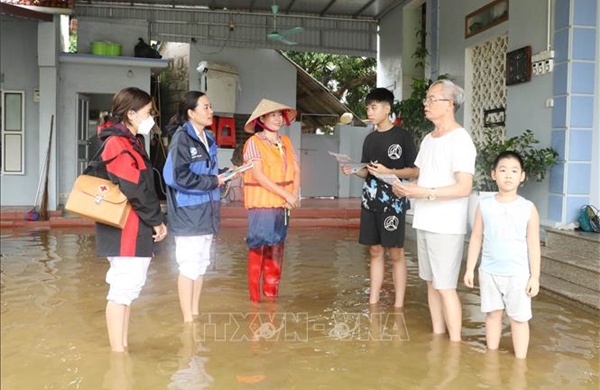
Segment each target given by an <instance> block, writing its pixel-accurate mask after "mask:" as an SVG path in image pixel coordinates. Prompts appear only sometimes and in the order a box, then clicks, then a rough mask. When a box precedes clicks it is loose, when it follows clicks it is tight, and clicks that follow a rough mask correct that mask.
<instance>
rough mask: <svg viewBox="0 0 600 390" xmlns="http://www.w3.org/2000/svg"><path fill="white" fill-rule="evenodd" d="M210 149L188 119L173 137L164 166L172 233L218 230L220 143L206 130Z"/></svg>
mask: <svg viewBox="0 0 600 390" xmlns="http://www.w3.org/2000/svg"><path fill="white" fill-rule="evenodd" d="M205 134H206V139H207V141H208V150H207V149H206V147H205V146H204V144H203V143H202V142H201V141H200V138H199V137H198V135H197V134H196V131H195V130H194V127H193V126H192V125H191V124H190V123H189V122H186V123H185V124H184V125H182V126H181V127H180V128H179V129H177V131H176V132H175V134H174V135H173V137H172V139H171V145H170V146H169V154H168V156H167V161H166V162H165V166H164V168H163V176H164V180H165V183H166V184H167V222H168V225H169V233H171V234H173V235H176V236H198V235H204V234H215V233H217V232H218V231H219V221H220V207H221V202H220V191H219V188H218V186H219V180H218V179H217V175H218V174H219V166H218V163H217V144H216V142H215V139H214V137H213V136H212V134H211V133H209V132H207V131H205Z"/></svg>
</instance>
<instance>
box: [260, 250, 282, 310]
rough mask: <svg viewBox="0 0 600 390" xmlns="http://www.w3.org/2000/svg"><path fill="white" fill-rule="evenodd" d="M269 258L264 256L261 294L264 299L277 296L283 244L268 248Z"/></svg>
mask: <svg viewBox="0 0 600 390" xmlns="http://www.w3.org/2000/svg"><path fill="white" fill-rule="evenodd" d="M270 249H271V250H270V253H268V254H269V256H266V255H265V260H264V265H263V267H264V272H263V294H264V295H265V297H274V298H276V297H277V296H278V295H279V282H280V281H281V268H282V266H283V244H277V245H274V246H272V247H271V248H270Z"/></svg>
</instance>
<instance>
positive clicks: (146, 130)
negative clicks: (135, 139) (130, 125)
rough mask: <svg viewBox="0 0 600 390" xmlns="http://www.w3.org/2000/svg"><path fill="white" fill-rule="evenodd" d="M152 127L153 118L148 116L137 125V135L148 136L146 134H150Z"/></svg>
mask: <svg viewBox="0 0 600 390" xmlns="http://www.w3.org/2000/svg"><path fill="white" fill-rule="evenodd" d="M153 127H154V118H152V117H151V116H149V117H148V118H146V119H144V120H143V121H141V122H140V124H139V125H138V134H141V135H148V134H150V131H151V130H152V128H153Z"/></svg>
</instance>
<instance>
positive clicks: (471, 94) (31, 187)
mask: <svg viewBox="0 0 600 390" xmlns="http://www.w3.org/2000/svg"><path fill="white" fill-rule="evenodd" d="M91 3H94V2H93V1H92V2H91ZM102 3H103V2H98V4H96V5H95V6H96V8H93V9H92V8H90V7H89V6H88V5H86V4H81V5H76V7H75V9H74V14H76V15H78V20H79V29H80V30H81V31H82V35H85V34H84V33H83V32H84V31H86V28H87V31H90V32H92V33H94V34H98V31H102V32H104V33H108V32H110V34H111V36H113V37H117V38H118V37H120V36H121V37H123V36H126V37H127V39H133V40H134V41H135V40H136V39H137V37H136V36H135V35H136V34H137V33H138V32H140V33H141V32H144V33H146V32H148V31H149V32H150V36H149V37H148V35H144V37H146V38H153V39H159V40H169V41H174V42H177V41H179V42H183V41H185V42H189V41H190V35H189V34H190V33H189V32H186V31H180V30H175V29H173V28H171V27H169V26H162V25H160V26H158V27H157V25H156V23H152V22H150V21H149V20H150V19H149V18H148V15H146V14H144V12H143V11H139V10H136V9H135V7H133V9H126V8H119V9H118V11H119V12H116V11H115V12H114V13H113V17H112V18H111V19H110V20H106V18H104V19H103V18H101V17H99V16H98V14H96V13H94V12H100V11H98V10H99V9H101V7H99V5H102ZM299 3H301V2H299ZM392 3H393V5H394V6H393V7H391V6H390V7H388V9H387V10H386V12H385V13H382V16H381V18H380V19H379V20H377V22H376V24H377V27H378V30H379V31H378V36H377V35H372V33H371V35H369V31H371V32H372V31H376V30H373V29H372V28H371V27H369V28H367V29H365V32H361V34H356V36H355V35H352V34H345V40H344V34H342V35H340V36H339V37H337V38H336V39H338V40H337V41H334V40H333V38H331V39H329V40H327V39H325V40H324V39H321V41H320V42H322V46H321V48H322V51H325V52H327V51H329V52H344V50H345V52H347V53H348V54H354V55H376V56H377V58H378V85H379V86H384V87H389V88H391V89H393V91H394V93H395V95H396V96H397V97H398V98H400V97H402V96H406V95H407V94H408V93H409V92H408V91H409V85H410V80H411V77H414V76H415V75H414V72H413V70H414V67H415V66H414V62H413V60H411V54H412V53H413V50H414V41H415V39H414V31H415V28H419V27H420V26H424V27H425V30H426V32H427V35H426V40H427V48H428V51H429V54H430V56H429V60H428V64H427V67H426V69H425V76H426V77H429V78H432V79H433V78H436V77H437V76H439V75H448V76H449V77H451V78H452V79H453V80H454V81H455V82H457V83H458V84H459V85H463V86H464V87H465V91H466V92H467V101H466V104H465V106H464V107H463V108H461V110H460V111H459V113H458V116H459V120H460V121H461V122H462V123H463V124H464V126H465V128H467V129H468V130H469V131H470V132H471V133H472V135H473V137H474V138H476V139H479V138H480V137H483V135H484V134H485V131H487V129H489V126H488V125H489V122H490V121H491V122H493V123H495V124H496V126H501V127H502V129H503V131H504V133H505V135H506V137H511V136H514V135H517V134H520V133H521V132H522V131H524V130H525V129H531V130H533V132H534V134H535V136H536V138H537V139H539V140H540V144H539V146H540V147H549V146H551V147H553V148H555V149H556V150H557V151H558V152H559V160H560V161H559V164H557V165H556V166H554V167H553V168H552V169H551V170H550V172H549V174H548V176H547V179H546V180H545V181H544V182H542V183H535V184H534V185H530V186H527V187H526V188H525V189H524V195H525V196H526V197H528V198H530V199H532V200H533V201H534V202H535V203H536V205H537V206H538V209H539V211H540V216H541V219H542V223H543V224H544V225H548V226H555V225H560V224H568V223H570V222H574V221H575V220H576V216H577V213H578V210H579V207H580V206H581V205H584V204H589V203H592V204H596V205H598V204H600V161H599V157H598V155H599V152H600V124H599V123H600V60H599V58H600V30H599V29H598V20H600V7H599V6H598V2H597V1H595V0H528V1H527V2H523V1H517V0H505V1H493V2H491V1H484V0H456V1H452V2H449V1H441V0H427V1H424V0H420V1H419V0H416V1H395V2H392ZM102 6H104V5H102ZM106 7H109V6H108V5H106ZM191 12H193V13H195V14H197V15H198V16H196V20H203V18H207V20H206V21H204V20H203V23H208V24H210V23H212V22H214V23H215V24H217V23H219V22H218V21H217V20H216V19H215V20H214V21H213V20H212V19H210V18H211V17H213V14H210V13H207V12H206V11H205V10H204V11H203V10H199V9H195V10H192V11H189V12H187V13H185V12H184V13H182V14H190V13H191ZM169 15H170V16H173V15H171V14H169ZM214 17H215V18H216V16H214ZM260 17H261V18H262V16H260ZM231 18H232V17H230V19H231ZM249 18H250V19H252V15H250V16H249ZM255 18H256V19H258V18H259V16H256V17H255ZM163 19H168V18H167V17H166V16H165V17H164V18H163ZM328 22H329V19H327V20H319V19H318V18H317V17H316V16H315V22H314V23H312V24H311V21H310V20H308V21H304V22H303V23H304V26H305V27H304V28H305V33H304V34H302V35H298V39H297V41H298V45H297V46H296V47H295V49H298V50H312V51H314V50H317V49H316V48H318V47H319V44H318V42H319V40H318V39H316V40H315V38H314V36H315V35H316V32H315V33H314V34H313V31H311V26H312V25H315V26H317V27H315V31H316V29H318V28H322V31H325V32H327V33H328V34H333V32H332V29H331V28H330V27H326V28H325V27H323V25H324V24H326V23H328ZM86 23H87V24H88V25H89V28H88V27H86ZM174 23H175V21H174ZM229 23H232V22H231V21H230V22H229ZM236 23H237V22H236ZM248 23H250V22H248ZM266 23H269V22H268V20H267V22H266ZM319 23H320V24H319ZM340 23H341V22H340ZM240 24H241V23H240ZM363 24H366V23H363ZM363 24H361V25H358V24H356V25H352V26H350V27H343V28H349V29H352V28H355V29H360V28H363ZM132 26H133V27H132ZM319 26H320V27H319ZM248 28H250V27H248ZM132 29H133V31H132ZM152 31H155V32H154V33H153V32H152ZM227 31H229V34H230V33H231V29H225V30H224V31H223V32H220V30H219V31H217V30H215V31H212V32H211V39H212V40H205V41H202V42H199V43H195V44H192V45H190V61H189V67H190V69H189V74H190V75H196V74H197V73H196V67H197V65H198V62H199V61H202V60H212V61H225V62H228V63H235V64H236V65H237V66H238V69H240V79H241V83H240V84H241V90H240V92H239V94H238V95H237V96H236V102H237V104H236V111H237V112H236V113H237V114H250V113H251V111H252V109H253V107H254V106H255V104H256V101H257V99H258V96H272V97H273V98H275V99H276V100H277V99H278V100H280V101H281V102H283V103H286V104H291V105H295V103H296V101H295V96H296V95H295V89H296V85H295V83H296V79H295V70H294V69H293V66H291V65H290V64H289V63H288V64H286V63H285V61H282V60H281V58H278V57H277V56H275V55H274V54H275V53H274V51H273V49H275V48H281V47H277V46H273V43H272V42H264V41H265V40H264V36H263V37H256V38H252V37H254V35H252V34H247V33H246V35H245V36H247V37H250V38H248V39H255V40H254V41H253V43H252V44H251V45H250V44H244V43H243V42H241V38H240V40H235V39H231V38H228V39H225V38H223V39H222V40H219V39H218V38H219V34H221V33H222V34H224V35H223V36H224V37H227V34H228V32H227ZM357 31H358V30H357ZM325 32H324V33H323V35H321V37H327V35H325ZM196 33H197V34H200V33H201V32H194V34H196ZM234 33H235V31H234ZM152 34H155V35H152ZM186 34H187V35H186ZM0 35H1V38H0V39H1V42H0V43H1V45H0V50H1V52H0V61H1V62H0V67H1V73H2V78H1V80H0V88H1V90H2V96H3V101H2V103H1V106H2V113H3V114H2V115H3V116H2V118H4V119H6V120H4V119H3V122H2V124H3V126H2V174H1V180H2V185H1V205H2V206H31V205H32V204H34V202H35V198H36V195H37V194H38V193H39V187H40V184H41V183H40V178H42V177H44V173H45V170H46V167H45V161H46V156H47V155H48V151H49V152H50V160H49V161H50V164H49V166H48V167H47V169H48V177H49V187H48V193H49V207H50V209H58V208H60V207H61V205H62V204H64V201H65V200H66V198H65V197H66V194H68V191H69V189H70V186H71V185H72V183H73V182H74V180H75V177H76V175H77V173H78V171H79V169H80V168H79V165H80V164H79V163H78V160H80V157H81V156H80V155H79V154H78V153H79V149H78V148H79V147H80V146H79V141H81V140H82V139H84V138H85V136H86V134H81V132H82V131H89V129H85V130H84V127H82V126H81V125H80V124H79V123H78V118H79V116H78V113H79V112H80V110H82V109H85V106H86V104H94V103H93V102H94V99H96V98H100V97H101V96H106V95H108V96H110V94H113V93H114V92H116V91H117V90H119V89H120V88H122V87H125V86H138V87H140V88H142V89H145V90H150V75H151V74H152V72H155V71H160V69H164V68H165V67H167V66H168V61H166V60H150V59H139V58H133V57H129V56H123V57H121V58H112V59H106V58H98V57H97V56H92V55H88V54H85V53H82V52H81V51H80V54H78V55H69V54H65V53H63V52H62V40H61V27H60V17H59V16H57V15H52V16H51V18H48V17H47V16H42V15H36V14H30V15H25V16H24V15H18V14H15V13H14V12H12V11H6V9H5V8H4V7H3V11H2V16H1V19H0ZM363 35H365V36H368V37H367V39H366V41H365V39H362V36H363ZM377 40H378V44H377V45H376V47H375V50H373V49H372V47H373V45H372V41H375V42H377ZM315 42H316V43H315ZM344 42H345V43H346V45H347V46H348V48H347V50H346V49H344V46H343V45H342V43H344ZM336 43H340V45H336ZM244 45H246V47H244ZM352 45H354V46H352ZM351 46H352V47H354V48H352V47H351ZM127 47H128V48H129V49H130V48H131V44H128V46H127ZM123 49H124V51H125V49H126V47H125V45H124V47H123ZM124 54H126V53H124ZM507 55H508V57H509V59H510V61H511V62H509V66H508V69H507V61H506V59H507ZM532 61H533V62H534V63H535V66H536V67H535V69H536V70H535V72H534V71H533V69H534V68H533V66H532ZM540 63H541V64H542V65H543V68H541V69H538V65H539V64H540ZM527 70H529V74H527ZM507 81H508V83H507ZM507 84H508V85H507ZM198 86H199V79H198V78H197V77H191V76H190V79H189V88H190V89H195V88H197V87H198ZM104 104H106V103H104ZM494 115H495V116H494ZM19 118H20V119H19ZM490 118H491V119H490ZM51 123H52V127H53V128H54V136H53V138H52V139H49V134H50V127H51ZM7 125H8V126H7ZM296 131H297V130H296ZM296 136H297V137H300V135H299V132H298V134H297V135H296ZM361 136H363V135H362V134H361V135H360V136H357V135H356V133H352V132H350V131H347V132H344V131H340V132H339V138H340V139H341V140H342V141H341V142H340V143H339V144H340V145H346V146H342V147H341V149H338V150H341V151H347V152H349V153H351V154H355V150H354V149H352V145H354V144H360V143H361V139H360V137H361ZM298 140H299V144H301V143H302V141H301V140H300V139H298ZM348 140H350V141H348ZM300 155H302V153H300ZM301 157H302V156H301ZM306 180H309V178H307V179H306ZM338 195H339V196H347V195H352V192H351V191H345V192H344V194H342V193H341V192H340V193H338V194H336V196H338Z"/></svg>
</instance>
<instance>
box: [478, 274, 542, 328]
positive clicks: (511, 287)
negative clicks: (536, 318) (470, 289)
mask: <svg viewBox="0 0 600 390" xmlns="http://www.w3.org/2000/svg"><path fill="white" fill-rule="evenodd" d="M528 282H529V275H514V276H501V275H492V274H489V273H487V272H485V271H482V270H481V269H479V290H480V295H481V311H482V312H483V313H489V312H492V311H496V310H504V309H506V314H507V315H508V316H509V317H510V318H512V319H513V320H515V321H518V322H527V321H529V320H530V319H531V317H532V314H531V297H530V296H528V295H527V291H526V289H527V283H528Z"/></svg>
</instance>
